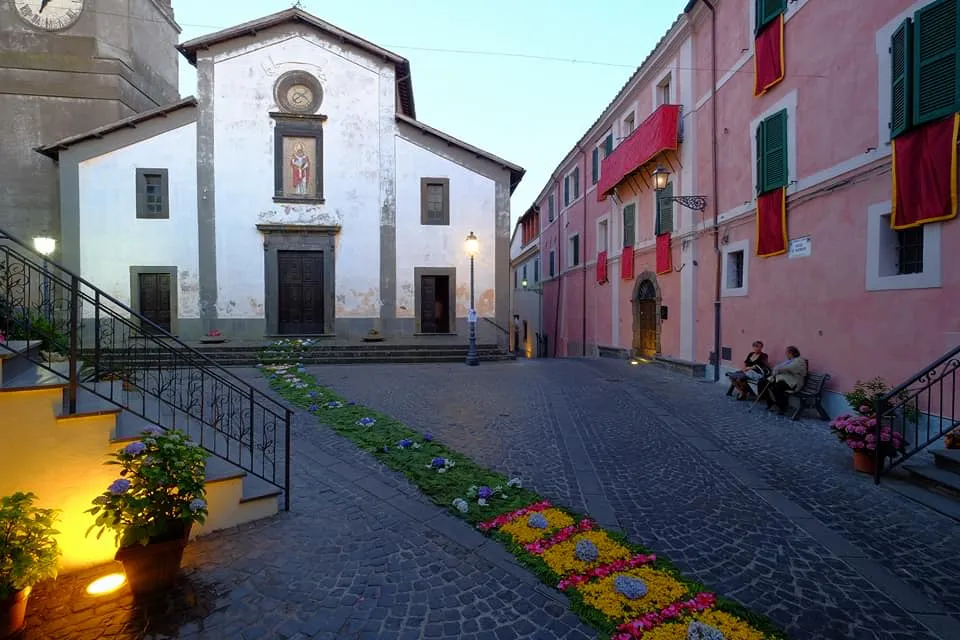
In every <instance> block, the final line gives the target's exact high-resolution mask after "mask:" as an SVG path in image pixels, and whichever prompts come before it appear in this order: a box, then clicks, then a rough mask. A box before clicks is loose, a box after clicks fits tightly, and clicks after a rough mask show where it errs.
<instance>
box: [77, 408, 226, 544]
mask: <svg viewBox="0 0 960 640" xmlns="http://www.w3.org/2000/svg"><path fill="white" fill-rule="evenodd" d="M112 457H113V459H112V460H108V461H107V464H112V465H117V466H119V467H120V473H119V476H120V477H118V478H117V479H116V480H114V481H113V482H112V483H111V484H110V486H109V487H108V488H107V490H106V491H104V492H103V493H102V494H100V495H99V496H97V497H96V498H94V500H93V508H91V509H88V510H87V512H88V513H90V514H92V515H94V516H96V522H94V524H93V525H91V527H90V529H88V530H87V534H88V535H89V533H90V532H91V531H92V530H93V529H99V531H98V532H97V538H99V537H100V536H101V535H103V533H104V531H106V530H107V529H111V530H113V531H114V533H115V535H116V539H117V543H118V544H119V546H120V547H121V548H122V547H129V546H132V545H135V544H144V545H145V544H148V543H150V542H161V541H165V540H173V539H176V538H178V537H181V536H183V535H184V533H185V532H186V529H187V527H189V526H190V525H191V524H193V523H199V524H203V522H204V521H205V520H206V516H207V503H206V487H205V484H204V478H205V475H206V471H205V469H206V460H207V452H206V451H204V450H203V449H201V448H200V447H198V446H196V444H194V443H193V442H192V441H191V440H190V437H189V436H188V435H187V434H186V433H184V432H183V431H180V430H177V429H172V430H170V431H164V430H163V429H161V428H160V427H147V428H146V429H145V430H144V431H143V434H142V438H141V439H140V440H136V441H134V442H131V443H130V444H128V445H127V446H126V447H124V448H123V449H121V450H120V451H117V452H116V453H114V454H112Z"/></svg>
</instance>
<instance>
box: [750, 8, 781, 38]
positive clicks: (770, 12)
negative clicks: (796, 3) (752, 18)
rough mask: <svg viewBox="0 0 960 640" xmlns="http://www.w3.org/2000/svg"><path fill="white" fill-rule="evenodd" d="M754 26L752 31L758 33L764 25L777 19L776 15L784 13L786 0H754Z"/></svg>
mask: <svg viewBox="0 0 960 640" xmlns="http://www.w3.org/2000/svg"><path fill="white" fill-rule="evenodd" d="M755 1H756V14H755V15H756V26H755V27H754V33H760V32H761V31H762V30H763V28H764V27H765V26H767V25H768V24H770V23H771V22H773V21H774V20H776V19H777V16H779V15H781V14H783V13H786V11H787V0H755Z"/></svg>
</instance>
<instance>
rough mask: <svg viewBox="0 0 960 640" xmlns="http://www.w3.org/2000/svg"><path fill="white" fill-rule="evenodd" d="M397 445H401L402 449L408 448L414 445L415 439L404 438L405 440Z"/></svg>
mask: <svg viewBox="0 0 960 640" xmlns="http://www.w3.org/2000/svg"><path fill="white" fill-rule="evenodd" d="M397 446H398V447H400V448H401V449H408V448H409V447H412V446H413V440H411V439H410V438H404V439H403V440H401V441H400V442H398V443H397Z"/></svg>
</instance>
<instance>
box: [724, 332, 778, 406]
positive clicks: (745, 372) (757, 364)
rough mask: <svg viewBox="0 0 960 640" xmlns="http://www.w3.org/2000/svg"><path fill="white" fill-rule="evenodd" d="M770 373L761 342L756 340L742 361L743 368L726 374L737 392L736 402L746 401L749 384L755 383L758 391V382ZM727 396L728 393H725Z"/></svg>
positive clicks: (748, 393)
mask: <svg viewBox="0 0 960 640" xmlns="http://www.w3.org/2000/svg"><path fill="white" fill-rule="evenodd" d="M769 372H770V364H769V360H768V358H767V354H765V353H764V352H763V342H761V341H760V340H757V341H756V342H754V343H753V351H751V352H750V353H748V354H747V357H746V358H745V359H744V361H743V367H741V369H740V370H739V371H731V372H730V373H728V374H727V377H728V378H730V384H731V385H732V386H733V388H734V389H736V390H737V400H746V399H747V396H749V395H750V393H751V390H750V383H751V382H756V383H757V385H758V389H759V384H760V381H761V380H763V379H764V378H765V377H766V376H767V374H768V373H769ZM727 395H729V392H728V393H727Z"/></svg>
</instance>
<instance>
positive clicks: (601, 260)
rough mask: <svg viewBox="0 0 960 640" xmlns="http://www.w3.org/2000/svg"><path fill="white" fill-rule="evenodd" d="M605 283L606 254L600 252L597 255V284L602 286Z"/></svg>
mask: <svg viewBox="0 0 960 640" xmlns="http://www.w3.org/2000/svg"><path fill="white" fill-rule="evenodd" d="M606 281H607V252H606V251H601V252H600V253H598V254H597V284H603V283H604V282H606Z"/></svg>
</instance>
